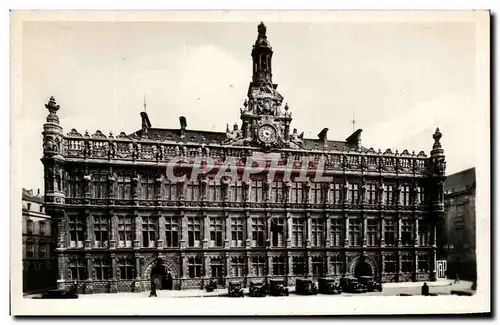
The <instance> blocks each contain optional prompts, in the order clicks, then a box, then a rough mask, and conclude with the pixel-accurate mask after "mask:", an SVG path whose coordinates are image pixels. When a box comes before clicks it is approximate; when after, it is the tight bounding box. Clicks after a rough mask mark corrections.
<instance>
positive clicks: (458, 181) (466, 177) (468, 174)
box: [444, 167, 476, 193]
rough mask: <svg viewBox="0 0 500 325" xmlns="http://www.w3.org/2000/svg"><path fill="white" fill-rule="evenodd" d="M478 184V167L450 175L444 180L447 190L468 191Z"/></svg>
mask: <svg viewBox="0 0 500 325" xmlns="http://www.w3.org/2000/svg"><path fill="white" fill-rule="evenodd" d="M475 186H476V168H475V167H472V168H469V169H466V170H462V171H460V172H458V173H455V174H451V175H448V177H446V180H445V181H444V190H445V193H446V192H459V191H466V190H468V189H471V188H474V187H475Z"/></svg>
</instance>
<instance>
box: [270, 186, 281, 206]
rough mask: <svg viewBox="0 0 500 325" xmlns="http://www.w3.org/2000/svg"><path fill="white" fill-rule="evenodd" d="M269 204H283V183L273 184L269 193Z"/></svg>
mask: <svg viewBox="0 0 500 325" xmlns="http://www.w3.org/2000/svg"><path fill="white" fill-rule="evenodd" d="M269 202H271V203H281V202H283V182H273V183H272V186H271V189H270V191H269Z"/></svg>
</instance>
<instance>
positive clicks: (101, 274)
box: [94, 258, 111, 280]
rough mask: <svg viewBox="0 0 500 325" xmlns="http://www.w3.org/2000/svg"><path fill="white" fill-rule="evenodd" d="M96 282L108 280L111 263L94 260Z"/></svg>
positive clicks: (105, 260) (101, 259)
mask: <svg viewBox="0 0 500 325" xmlns="http://www.w3.org/2000/svg"><path fill="white" fill-rule="evenodd" d="M94 272H95V273H94V274H95V278H94V279H95V280H108V279H109V278H110V277H109V274H110V273H111V263H110V261H109V260H108V259H104V258H96V259H94Z"/></svg>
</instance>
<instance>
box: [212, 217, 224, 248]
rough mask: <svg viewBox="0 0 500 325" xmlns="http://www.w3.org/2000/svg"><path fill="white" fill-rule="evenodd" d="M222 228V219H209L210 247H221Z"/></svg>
mask: <svg viewBox="0 0 500 325" xmlns="http://www.w3.org/2000/svg"><path fill="white" fill-rule="evenodd" d="M223 227H224V220H223V219H222V218H210V247H222V245H223V241H222V234H223Z"/></svg>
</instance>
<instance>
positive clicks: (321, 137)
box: [318, 128, 328, 146]
mask: <svg viewBox="0 0 500 325" xmlns="http://www.w3.org/2000/svg"><path fill="white" fill-rule="evenodd" d="M327 134H328V128H324V129H323V130H321V132H320V133H319V134H318V138H319V141H320V142H321V143H322V144H323V145H325V146H326V143H327V141H328V139H327Z"/></svg>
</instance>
